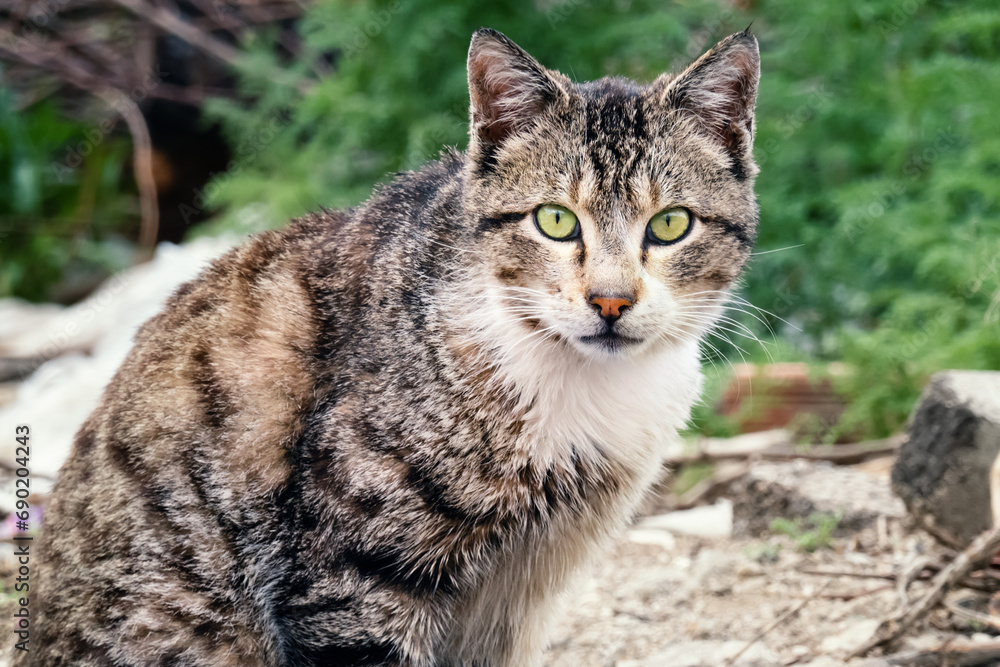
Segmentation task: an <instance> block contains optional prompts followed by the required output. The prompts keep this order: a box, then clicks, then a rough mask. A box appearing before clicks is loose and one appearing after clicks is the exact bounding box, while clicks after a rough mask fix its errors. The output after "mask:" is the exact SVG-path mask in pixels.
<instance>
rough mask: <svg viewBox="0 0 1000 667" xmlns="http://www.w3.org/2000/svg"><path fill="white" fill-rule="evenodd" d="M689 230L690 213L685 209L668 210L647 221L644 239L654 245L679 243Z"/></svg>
mask: <svg viewBox="0 0 1000 667" xmlns="http://www.w3.org/2000/svg"><path fill="white" fill-rule="evenodd" d="M690 228H691V213H690V212H689V211H688V210H687V209H686V208H668V209H667V210H666V211H660V212H659V213H657V214H656V215H654V216H653V217H652V218H650V220H649V226H648V227H646V238H648V239H649V240H650V241H653V242H654V243H673V242H674V241H679V240H680V239H681V237H683V236H684V235H685V234H686V233H687V231H688V230H689V229H690Z"/></svg>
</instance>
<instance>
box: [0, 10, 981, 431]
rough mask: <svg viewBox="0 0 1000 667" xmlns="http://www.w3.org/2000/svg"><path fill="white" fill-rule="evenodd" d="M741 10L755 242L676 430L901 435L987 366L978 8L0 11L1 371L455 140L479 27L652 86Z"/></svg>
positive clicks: (71, 344)
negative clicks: (753, 52)
mask: <svg viewBox="0 0 1000 667" xmlns="http://www.w3.org/2000/svg"><path fill="white" fill-rule="evenodd" d="M751 23H752V30H753V32H754V33H755V34H756V35H757V37H758V39H759V40H760V45H761V51H762V57H763V65H762V70H763V79H762V83H761V88H760V94H759V103H758V110H757V127H758V135H757V139H756V154H757V160H758V162H759V163H760V166H761V174H760V177H759V179H758V182H757V191H758V193H759V197H760V203H761V226H760V230H761V231H760V238H759V241H758V246H757V252H756V256H755V257H754V260H753V263H752V266H751V267H750V270H749V272H748V274H747V276H746V279H745V281H744V284H743V286H742V288H741V290H740V292H739V299H738V300H737V305H738V307H739V308H740V311H742V312H736V311H734V313H733V315H734V318H735V320H736V321H735V322H732V323H729V324H728V325H727V326H726V327H725V328H724V329H722V330H720V331H719V334H718V335H717V336H716V337H715V338H713V339H711V340H710V341H709V342H710V345H709V346H706V359H707V362H708V363H707V364H706V366H707V368H708V372H709V376H710V377H709V394H708V396H707V397H706V400H705V401H704V404H703V405H702V406H700V407H699V409H698V414H697V415H696V420H695V423H694V425H693V430H694V431H695V432H700V433H705V434H709V435H731V434H733V433H736V432H738V431H747V430H751V431H752V430H759V429H763V428H769V427H771V426H789V427H791V428H792V429H793V430H794V431H795V432H796V433H797V434H798V435H797V437H798V438H799V439H800V440H810V441H814V442H823V441H825V442H835V441H847V440H849V441H857V440H861V439H865V438H876V437H883V436H887V435H889V434H891V433H894V432H896V431H898V430H899V429H900V428H901V427H902V425H903V424H904V422H905V420H906V417H907V415H908V414H909V413H910V410H911V409H912V407H913V404H914V401H915V400H916V398H917V396H918V395H919V392H920V391H921V388H922V387H923V386H924V384H925V383H926V381H927V379H928V377H929V376H930V374H932V373H933V372H935V371H937V370H939V369H943V368H969V369H1000V280H998V278H1000V210H998V202H997V194H998V193H1000V131H998V130H1000V123H998V115H997V109H998V108H1000V59H998V55H1000V7H998V6H997V5H996V3H995V2H993V1H992V0H978V1H975V0H969V1H964V2H957V1H947V0H927V1H924V0H865V1H863V2H862V1H856V0H849V1H842V0H838V1H833V0H830V1H816V2H808V3H802V2H797V1H794V0H742V1H708V0H705V1H700V0H688V1H684V2H672V3H665V2H662V1H660V0H655V1H653V0H650V1H646V0H615V1H613V2H598V1H596V0H561V1H560V0H535V2H533V3H530V2H529V3H514V2H504V1H495V2H491V3H480V2H473V1H471V0H468V1H458V0H455V1H451V2H440V1H435V2H431V1H430V0H389V1H388V2H370V1H367V0H355V1H335V0H317V1H315V2H308V1H305V0H3V2H2V3H0V298H2V299H5V300H4V301H3V302H2V303H3V304H4V306H3V307H2V308H0V314H2V315H3V318H4V319H6V322H5V323H4V324H0V334H3V332H4V331H6V332H8V334H9V335H7V338H6V339H5V340H6V343H4V344H5V345H6V347H5V348H4V349H3V350H0V355H2V356H4V357H5V358H6V362H5V363H6V366H3V368H0V374H3V373H6V376H5V377H3V378H0V380H6V381H7V382H8V383H9V382H12V381H15V380H19V379H23V378H24V377H25V375H26V373H27V372H29V371H30V370H31V369H33V368H35V367H36V366H38V365H39V364H40V363H41V362H42V361H45V360H48V359H50V358H52V357H53V356H55V355H58V354H62V353H64V352H66V351H67V350H70V351H74V350H75V351H81V352H83V353H91V352H92V350H88V345H90V344H92V343H93V340H90V339H86V336H83V337H82V338H81V336H80V334H79V333H78V332H77V331H75V330H74V329H78V328H79V327H74V326H72V322H71V323H70V324H66V323H65V321H64V322H62V323H61V324H60V325H59V326H58V327H56V329H55V333H51V332H49V333H46V332H47V331H48V329H46V326H47V325H45V324H44V323H43V322H42V320H39V319H38V317H40V316H41V315H40V314H41V313H60V312H64V309H61V308H60V306H62V307H65V306H73V305H74V304H77V305H79V304H80V303H84V301H83V300H84V299H86V298H87V297H88V296H90V297H91V299H92V300H93V298H94V297H93V293H94V290H95V289H97V288H98V286H99V285H102V284H103V285H104V286H105V287H104V289H105V291H106V292H108V293H109V294H110V296H108V297H107V300H108V302H112V301H115V299H116V297H115V292H113V290H109V288H108V287H107V286H108V285H111V286H112V287H113V286H114V284H115V283H114V281H113V280H112V281H111V282H108V279H109V278H111V277H113V276H118V277H121V276H132V275H135V274H132V273H128V272H127V271H126V270H127V269H129V267H132V266H135V265H140V264H142V263H144V262H147V261H148V260H149V259H150V258H151V257H153V256H154V253H156V252H157V251H156V248H157V245H158V244H160V245H159V247H160V248H161V253H160V254H162V252H167V251H168V250H164V249H169V248H170V247H171V246H164V245H162V244H163V243H164V242H169V243H171V244H180V243H187V244H192V243H199V242H201V243H203V244H208V245H202V246H198V247H200V248H201V250H199V251H198V252H200V253H202V254H203V255H204V256H206V257H207V256H211V255H212V254H216V253H217V252H221V249H222V248H224V247H226V246H227V245H228V244H230V243H232V242H234V239H238V238H239V236H240V235H245V234H248V233H252V232H256V231H260V230H263V229H267V228H271V227H278V226H281V225H283V224H285V222H286V221H287V220H288V219H289V217H290V216H295V215H298V214H301V213H303V212H305V211H308V210H313V209H316V208H317V207H319V206H321V205H322V206H328V207H339V206H349V205H352V204H355V203H358V202H359V201H361V200H363V199H364V198H365V197H366V196H367V194H368V193H369V192H370V190H371V188H372V186H373V184H375V183H377V182H378V181H379V180H380V179H383V178H386V174H388V173H390V172H393V171H397V170H404V169H414V168H417V167H418V166H419V165H420V164H421V163H423V162H424V161H426V160H428V159H432V158H433V157H434V156H435V155H436V154H437V153H438V152H439V151H440V149H441V148H442V147H444V146H458V147H459V148H463V147H464V146H465V145H466V141H467V128H466V121H467V89H466V79H465V70H464V64H465V55H466V51H467V48H468V42H469V37H470V35H471V33H472V31H473V30H475V29H476V28H478V27H480V26H491V27H493V28H496V29H498V30H501V31H502V32H504V33H506V34H507V35H509V36H510V37H511V38H513V39H514V40H515V41H517V42H518V43H519V44H521V45H522V46H523V47H525V48H526V49H527V50H528V51H529V52H531V53H532V54H533V55H535V56H536V57H537V58H538V59H539V60H540V61H541V62H542V63H543V64H545V65H546V66H549V67H552V68H555V69H559V70H561V71H562V72H565V73H566V74H567V75H569V76H571V77H572V78H573V79H575V80H579V81H582V80H589V79H594V78H598V77H601V76H604V75H625V76H628V77H632V78H635V79H638V80H640V81H650V80H652V79H653V78H654V77H656V76H657V75H658V74H659V73H660V72H663V71H671V70H673V71H677V70H679V69H681V68H682V67H684V66H685V65H686V64H687V63H689V62H690V61H691V60H693V59H694V58H696V57H697V56H698V55H700V54H701V53H702V52H703V51H704V50H706V49H708V48H709V47H710V46H711V45H712V44H714V43H715V42H716V41H717V40H719V39H720V38H722V37H724V36H725V35H727V34H729V33H732V32H735V31H738V30H742V29H744V28H745V27H746V26H747V25H749V24H751ZM218 237H221V238H224V239H226V240H225V241H222V242H220V243H219V244H218V245H216V246H213V245H211V243H210V242H209V241H206V240H205V239H212V238H218ZM185 247H186V246H185ZM195 254H196V255H197V257H199V258H201V259H199V261H203V259H204V258H203V257H202V255H198V253H197V252H196V253H195ZM158 257H159V255H158ZM196 264H197V262H196ZM199 265H200V264H199ZM185 270H188V269H185ZM191 270H193V269H191ZM122 272H125V273H122ZM161 273H164V275H165V276H166V277H165V278H164V280H165V281H166V282H168V283H170V282H171V281H172V280H173V281H174V282H176V280H179V279H181V278H183V277H186V275H187V274H186V273H184V271H183V270H181V269H176V270H174V269H171V268H169V267H167V268H164V269H162V270H161ZM123 282H126V283H128V284H129V285H130V286H132V287H135V285H136V283H135V282H134V281H133V280H132V279H131V278H130V279H128V280H124V281H123ZM171 285H172V283H171ZM123 289H124V288H123ZM151 289H152V288H151ZM163 289H164V290H166V291H167V292H168V291H169V289H166V288H163ZM133 291H134V290H133ZM161 291H162V290H161ZM125 292H128V290H125ZM125 292H123V294H124V293H125ZM121 298H124V297H121ZM133 298H134V300H135V302H139V303H147V305H148V303H152V302H153V301H155V299H153V298H152V296H151V297H150V298H148V299H144V298H143V296H142V294H141V293H139V294H137V295H135V296H134V297H133ZM157 298H159V297H157ZM25 302H32V303H53V304H59V305H58V306H56V305H53V306H46V307H45V308H47V309H48V310H45V309H40V307H29V306H26V305H25ZM156 303H158V302H156ZM153 305H154V306H155V305H156V304H155V303H154V304H153ZM127 310H129V312H132V311H133V310H134V309H131V307H129V309H127ZM152 310H154V311H155V307H153V308H152ZM119 311H122V309H121V308H119V309H117V310H116V309H115V308H103V307H102V308H100V309H96V312H95V310H94V309H93V308H92V309H91V311H89V316H88V317H87V318H86V322H83V324H82V325H81V326H84V325H89V324H90V323H91V322H90V321H91V320H101V319H102V318H103V319H105V320H108V319H110V320H111V321H109V322H108V323H107V326H114V325H115V324H116V322H117V320H115V318H116V317H125V315H123V314H122V312H123V311H122V312H119ZM75 312H77V313H78V315H77V320H75V321H81V322H82V320H81V318H80V316H79V310H77V311H75ZM4 327H6V329H5V328H4ZM50 328H51V327H50ZM84 328H85V327H84ZM94 340H96V338H94ZM11 341H14V342H11ZM88 341H89V342H88ZM45 345H47V346H48V347H45Z"/></svg>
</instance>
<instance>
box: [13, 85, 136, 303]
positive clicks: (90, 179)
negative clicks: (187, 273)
mask: <svg viewBox="0 0 1000 667" xmlns="http://www.w3.org/2000/svg"><path fill="white" fill-rule="evenodd" d="M100 124H101V119H95V120H94V121H93V122H89V123H88V122H86V121H71V120H68V119H67V118H65V116H63V115H62V114H60V113H59V112H58V111H57V109H56V107H55V105H54V104H52V103H49V102H40V103H38V104H36V105H34V106H33V107H32V108H30V109H29V110H28V111H27V112H25V111H20V110H18V109H17V107H16V101H15V99H14V96H13V95H12V94H11V92H10V91H8V90H6V89H3V88H0V297H4V296H18V297H22V298H26V299H31V300H43V299H47V298H51V294H50V288H51V287H52V286H53V285H54V284H55V283H57V282H59V281H60V280H61V279H62V278H64V276H67V275H75V276H89V275H94V274H101V273H106V272H108V271H113V270H115V269H117V268H120V267H121V266H122V265H123V264H124V263H125V262H127V258H128V248H127V246H126V244H125V243H124V242H122V241H121V240H120V239H119V240H118V241H117V242H115V240H114V235H115V232H117V231H119V230H121V229H123V228H124V227H125V226H126V225H127V224H128V222H129V220H134V219H135V218H136V217H137V216H136V213H135V211H134V205H133V201H134V200H133V197H131V196H130V195H129V194H128V193H127V192H123V188H122V186H121V183H120V181H121V174H122V168H123V164H124V162H125V159H126V157H127V155H128V151H127V148H128V147H127V145H126V144H123V143H122V142H120V141H118V140H116V139H114V138H112V137H110V136H108V133H106V132H104V131H103V130H102V129H101V125H100ZM81 148H82V151H83V152H86V156H85V157H84V156H83V155H82V154H80V152H79V151H80V150H81ZM78 159H79V161H77V160H78ZM109 239H110V241H109Z"/></svg>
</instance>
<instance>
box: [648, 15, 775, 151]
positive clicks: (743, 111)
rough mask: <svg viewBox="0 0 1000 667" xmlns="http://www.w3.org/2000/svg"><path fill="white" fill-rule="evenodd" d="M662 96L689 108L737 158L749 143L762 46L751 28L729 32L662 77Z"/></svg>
mask: <svg viewBox="0 0 1000 667" xmlns="http://www.w3.org/2000/svg"><path fill="white" fill-rule="evenodd" d="M661 79H662V81H661V80H658V81H657V82H656V84H654V87H655V86H659V87H660V88H661V91H662V92H661V93H660V95H661V100H662V101H663V103H664V104H667V105H669V106H670V107H671V108H673V109H679V110H685V111H688V112H690V113H691V114H692V115H693V116H694V117H695V118H697V120H698V121H699V123H698V124H699V125H700V126H701V127H703V128H704V129H705V130H706V131H707V132H708V134H709V136H710V137H711V138H712V139H715V140H717V141H718V142H720V143H721V144H722V146H723V147H724V148H725V149H726V150H727V151H728V152H729V154H730V155H731V156H732V157H733V158H734V159H737V160H740V159H742V158H744V157H749V156H750V154H751V152H752V149H753V134H754V117H753V113H754V105H755V104H756V101H757V84H758V82H759V80H760V51H759V50H758V48H757V39H756V38H755V37H754V36H753V35H751V34H750V32H749V29H748V30H744V31H743V32H738V33H736V34H735V35H730V36H729V37H727V38H726V39H724V40H722V41H721V42H719V43H718V44H716V45H715V47H714V48H712V49H711V50H710V51H709V52H708V53H706V54H705V55H703V56H702V57H701V58H699V59H698V60H696V61H695V62H694V63H693V64H692V65H691V66H689V67H688V68H687V69H686V70H684V71H683V72H681V73H680V74H679V75H678V76H676V77H673V78H670V79H668V78H666V77H661Z"/></svg>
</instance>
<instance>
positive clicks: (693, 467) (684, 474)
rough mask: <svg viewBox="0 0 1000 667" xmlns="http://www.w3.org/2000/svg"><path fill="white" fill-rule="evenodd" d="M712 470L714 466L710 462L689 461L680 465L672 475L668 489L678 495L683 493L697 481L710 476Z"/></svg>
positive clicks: (713, 470)
mask: <svg viewBox="0 0 1000 667" xmlns="http://www.w3.org/2000/svg"><path fill="white" fill-rule="evenodd" d="M714 472H715V466H714V465H713V464H711V463H689V464H687V465H684V466H681V468H680V469H679V470H678V471H677V472H676V473H675V474H674V476H673V480H672V481H671V484H670V491H671V493H673V494H675V495H678V496H680V495H683V494H685V493H687V492H688V491H690V490H691V489H692V488H694V486H695V485H696V484H698V483H699V482H702V481H704V480H706V479H708V478H710V477H711V476H712V473H714Z"/></svg>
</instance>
